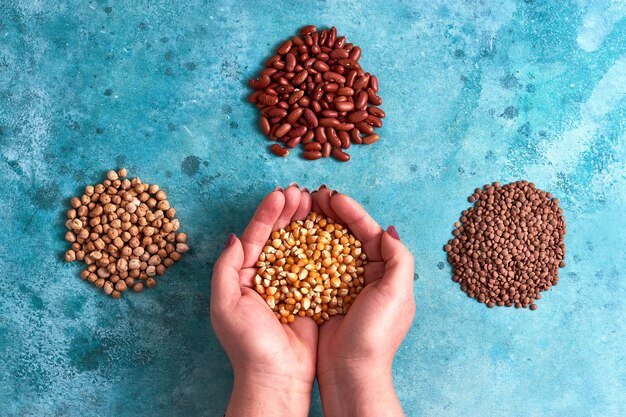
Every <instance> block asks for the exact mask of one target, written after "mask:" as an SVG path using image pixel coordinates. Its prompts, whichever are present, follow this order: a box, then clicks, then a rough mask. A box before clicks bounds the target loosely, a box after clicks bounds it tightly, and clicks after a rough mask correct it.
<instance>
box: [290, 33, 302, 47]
mask: <svg viewBox="0 0 626 417" xmlns="http://www.w3.org/2000/svg"><path fill="white" fill-rule="evenodd" d="M291 42H293V44H294V45H295V46H296V47H298V46H302V45H304V41H303V40H302V38H301V37H300V36H293V37H292V38H291Z"/></svg>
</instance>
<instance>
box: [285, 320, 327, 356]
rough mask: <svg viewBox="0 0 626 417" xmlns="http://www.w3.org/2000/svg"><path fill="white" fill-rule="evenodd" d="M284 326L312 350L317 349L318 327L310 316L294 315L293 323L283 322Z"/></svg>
mask: <svg viewBox="0 0 626 417" xmlns="http://www.w3.org/2000/svg"><path fill="white" fill-rule="evenodd" d="M284 326H287V327H288V328H290V329H291V330H292V331H293V333H294V334H295V335H296V337H297V338H298V340H300V341H301V342H302V344H304V345H305V346H307V347H308V348H310V349H312V350H315V349H317V336H318V332H319V327H318V325H317V323H316V322H315V321H313V320H312V319H311V318H310V317H300V316H296V319H295V321H294V322H293V323H290V324H285V325H284Z"/></svg>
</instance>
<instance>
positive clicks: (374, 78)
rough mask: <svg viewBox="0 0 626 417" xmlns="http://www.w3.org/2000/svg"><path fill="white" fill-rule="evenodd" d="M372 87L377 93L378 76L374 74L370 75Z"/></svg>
mask: <svg viewBox="0 0 626 417" xmlns="http://www.w3.org/2000/svg"><path fill="white" fill-rule="evenodd" d="M370 87H371V89H372V90H374V92H375V93H377V92H378V78H376V76H375V75H372V76H371V77H370Z"/></svg>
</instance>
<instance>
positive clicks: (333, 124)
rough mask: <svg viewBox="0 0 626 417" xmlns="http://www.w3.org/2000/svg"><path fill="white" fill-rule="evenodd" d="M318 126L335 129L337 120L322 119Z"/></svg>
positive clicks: (337, 124) (337, 123)
mask: <svg viewBox="0 0 626 417" xmlns="http://www.w3.org/2000/svg"><path fill="white" fill-rule="evenodd" d="M318 123H319V125H320V126H323V127H337V126H339V120H337V119H335V118H331V117H324V118H322V119H319V120H318Z"/></svg>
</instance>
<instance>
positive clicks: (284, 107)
mask: <svg viewBox="0 0 626 417" xmlns="http://www.w3.org/2000/svg"><path fill="white" fill-rule="evenodd" d="M276 105H277V106H278V107H280V108H281V109H285V110H287V109H288V108H289V104H288V103H287V102H286V101H279V102H278V103H276Z"/></svg>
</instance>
